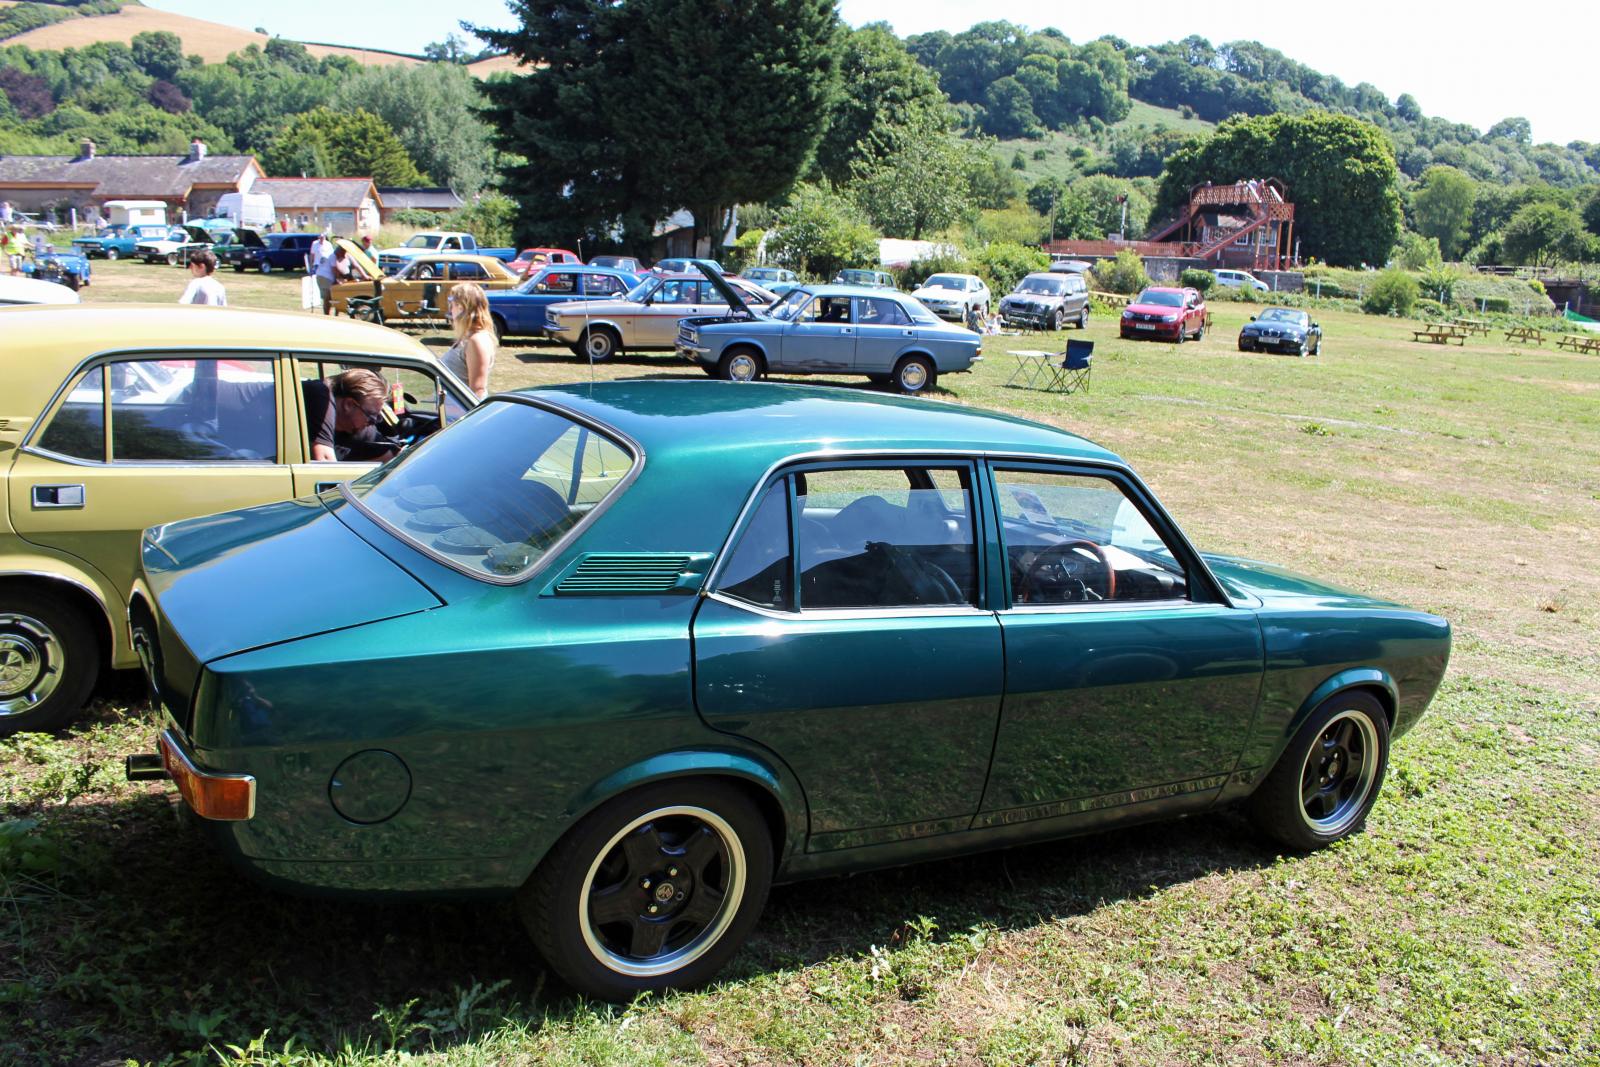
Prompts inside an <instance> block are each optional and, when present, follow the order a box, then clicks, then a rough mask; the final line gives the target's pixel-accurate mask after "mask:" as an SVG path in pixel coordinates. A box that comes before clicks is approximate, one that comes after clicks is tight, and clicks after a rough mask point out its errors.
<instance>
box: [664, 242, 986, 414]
mask: <svg viewBox="0 0 1600 1067" xmlns="http://www.w3.org/2000/svg"><path fill="white" fill-rule="evenodd" d="M696 266H698V267H699V268H700V270H701V272H702V273H703V274H705V276H706V277H708V278H710V279H711V281H712V282H713V283H714V284H716V285H717V286H718V287H719V288H720V289H721V290H722V293H723V296H724V297H725V298H726V299H727V301H728V306H729V307H730V308H732V309H733V311H732V314H729V315H723V316H716V317H711V316H701V317H698V318H687V319H684V320H683V321H682V322H680V323H679V324H678V343H677V350H678V355H680V356H683V357H684V358H685V359H688V360H692V361H694V362H695V363H698V364H700V367H701V369H703V370H704V371H705V372H706V373H707V374H710V375H713V376H715V377H718V378H724V379H727V380H728V381H734V382H749V381H754V380H756V379H757V378H760V377H761V376H762V375H764V374H766V373H768V372H769V371H770V372H772V373H774V374H864V375H866V376H867V377H868V378H870V379H871V380H872V381H874V382H876V383H877V384H879V385H887V386H890V387H891V388H893V389H895V390H896V391H898V392H901V393H911V394H915V393H926V392H929V391H931V390H932V389H933V387H934V385H935V383H937V381H938V379H939V375H941V374H950V373H953V372H960V371H967V370H971V369H972V365H973V364H974V363H976V362H977V361H978V360H980V359H982V358H983V355H982V352H983V337H982V336H981V335H980V334H977V333H975V332H973V331H972V330H968V329H966V328H965V327H962V326H956V325H954V324H953V323H948V322H945V321H944V320H943V319H941V318H939V316H937V315H935V314H934V313H933V312H931V311H929V310H928V309H927V308H925V307H923V306H922V304H921V303H920V302H919V301H917V300H915V299H913V298H912V297H909V296H907V295H905V294H904V293H897V292H895V291H894V290H892V289H879V288H875V287H868V286H862V285H802V286H798V287H796V288H794V289H791V290H789V293H788V295H786V296H785V297H784V298H783V299H782V300H779V301H778V302H777V303H775V304H773V305H772V306H770V307H768V308H764V309H762V310H760V311H752V310H751V309H750V307H749V306H748V305H746V304H745V302H744V300H743V299H742V298H741V297H740V296H739V293H738V292H737V291H736V290H735V289H734V288H733V287H732V286H731V285H729V284H728V283H727V280H726V279H724V278H723V277H722V275H721V274H720V273H718V272H716V271H715V270H713V269H711V267H710V266H708V265H706V264H705V263H704V262H697V263H696Z"/></svg>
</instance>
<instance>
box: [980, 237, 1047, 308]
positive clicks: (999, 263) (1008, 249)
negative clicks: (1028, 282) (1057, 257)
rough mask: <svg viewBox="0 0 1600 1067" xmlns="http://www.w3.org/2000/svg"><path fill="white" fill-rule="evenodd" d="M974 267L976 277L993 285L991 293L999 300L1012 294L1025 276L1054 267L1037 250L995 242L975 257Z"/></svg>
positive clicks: (990, 285) (990, 288)
mask: <svg viewBox="0 0 1600 1067" xmlns="http://www.w3.org/2000/svg"><path fill="white" fill-rule="evenodd" d="M972 266H973V271H972V273H974V274H976V275H977V276H978V277H980V278H982V279H983V280H984V281H985V282H988V283H989V291H990V292H991V293H993V294H995V297H996V299H997V300H998V299H999V294H1001V293H1009V292H1010V291H1011V290H1012V289H1013V288H1014V287H1015V286H1016V284H1017V283H1018V282H1019V281H1021V280H1022V279H1023V277H1024V276H1025V275H1028V274H1032V273H1033V272H1034V271H1037V270H1044V269H1045V268H1046V267H1048V266H1050V257H1049V256H1047V255H1045V254H1044V253H1043V252H1041V251H1039V250H1038V249H1037V248H1027V247H1025V246H1023V245H1019V244H1013V243H1012V242H1010V241H995V242H994V243H993V244H989V245H985V246H984V247H983V248H982V249H981V250H980V251H978V252H977V253H976V254H975V255H974V256H973V257H972Z"/></svg>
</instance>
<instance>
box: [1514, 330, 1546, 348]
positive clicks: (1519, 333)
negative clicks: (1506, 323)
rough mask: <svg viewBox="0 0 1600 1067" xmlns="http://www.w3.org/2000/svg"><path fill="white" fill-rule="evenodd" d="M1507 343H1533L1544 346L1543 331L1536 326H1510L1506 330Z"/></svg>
mask: <svg viewBox="0 0 1600 1067" xmlns="http://www.w3.org/2000/svg"><path fill="white" fill-rule="evenodd" d="M1506 340H1507V341H1521V342H1523V343H1524V344H1526V343H1528V342H1530V341H1531V342H1533V343H1534V344H1536V345H1542V344H1544V331H1543V330H1541V329H1539V328H1538V327H1537V326H1511V327H1508V328H1507V329H1506Z"/></svg>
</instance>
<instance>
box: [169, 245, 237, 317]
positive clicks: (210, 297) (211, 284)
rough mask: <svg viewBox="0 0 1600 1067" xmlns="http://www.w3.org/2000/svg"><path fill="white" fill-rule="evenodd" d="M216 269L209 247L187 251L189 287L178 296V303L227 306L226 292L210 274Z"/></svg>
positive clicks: (213, 256) (214, 257) (215, 258)
mask: <svg viewBox="0 0 1600 1067" xmlns="http://www.w3.org/2000/svg"><path fill="white" fill-rule="evenodd" d="M216 269H217V257H216V256H215V255H214V254H212V252H211V250H210V249H205V248H203V249H201V250H200V251H198V252H190V253H189V274H190V281H189V287H188V288H187V289H185V290H184V291H183V295H182V296H180V297H178V303H180V304H210V305H212V306H213V307H227V306H228V294H227V292H226V291H225V290H224V289H223V288H222V283H221V282H219V281H217V280H216V279H215V278H213V277H212V276H211V275H212V273H213V272H214V271H215V270H216Z"/></svg>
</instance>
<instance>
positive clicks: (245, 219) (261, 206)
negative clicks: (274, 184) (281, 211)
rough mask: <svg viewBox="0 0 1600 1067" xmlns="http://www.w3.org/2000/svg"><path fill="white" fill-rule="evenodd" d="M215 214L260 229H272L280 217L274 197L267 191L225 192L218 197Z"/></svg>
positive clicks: (241, 224) (238, 223) (240, 224)
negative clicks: (274, 205)
mask: <svg viewBox="0 0 1600 1067" xmlns="http://www.w3.org/2000/svg"><path fill="white" fill-rule="evenodd" d="M214 214H215V215H216V216H217V217H219V218H225V219H231V220H233V222H234V223H235V224H236V225H239V226H252V227H255V228H256V229H260V230H265V229H271V228H272V226H273V224H274V223H276V222H277V218H278V216H277V212H276V210H275V209H274V208H273V206H272V197H271V196H269V195H268V194H266V193H223V194H222V195H221V196H220V197H218V198H217V208H216V211H215V212H214Z"/></svg>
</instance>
